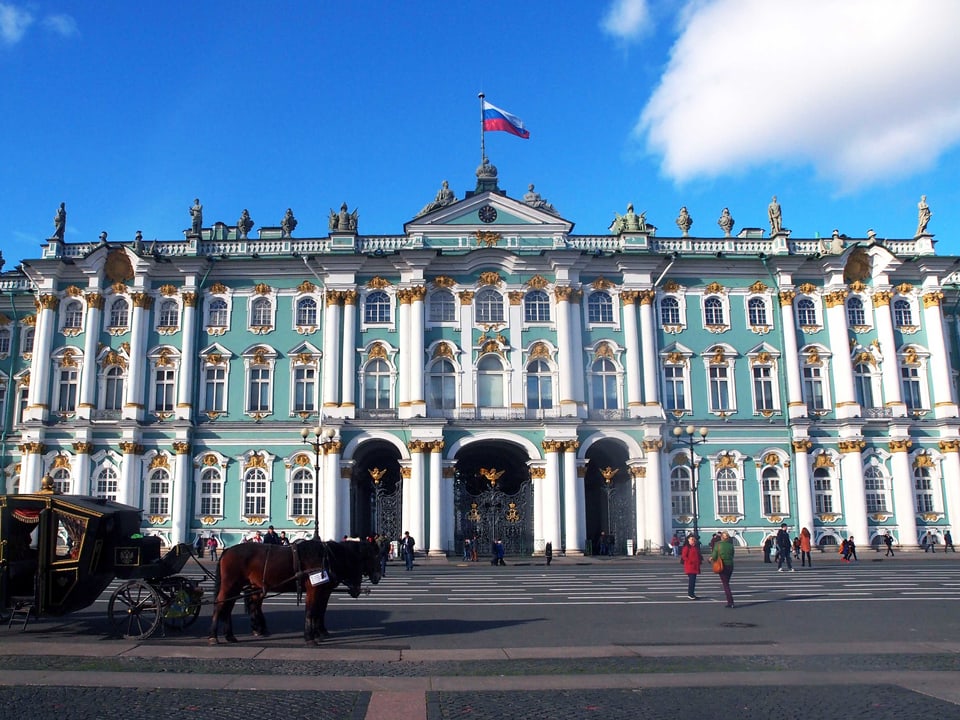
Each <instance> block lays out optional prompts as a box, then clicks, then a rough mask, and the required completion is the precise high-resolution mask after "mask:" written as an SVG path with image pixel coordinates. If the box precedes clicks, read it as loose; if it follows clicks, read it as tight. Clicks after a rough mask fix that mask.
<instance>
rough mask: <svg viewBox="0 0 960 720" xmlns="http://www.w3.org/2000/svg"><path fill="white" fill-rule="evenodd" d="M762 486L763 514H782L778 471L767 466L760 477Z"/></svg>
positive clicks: (781, 495) (781, 496)
mask: <svg viewBox="0 0 960 720" xmlns="http://www.w3.org/2000/svg"><path fill="white" fill-rule="evenodd" d="M761 483H762V485H763V514H764V515H779V514H780V513H782V512H783V508H784V505H783V494H782V492H781V486H780V469H779V468H777V467H773V466H767V467H765V468H764V469H763V473H762V476H761Z"/></svg>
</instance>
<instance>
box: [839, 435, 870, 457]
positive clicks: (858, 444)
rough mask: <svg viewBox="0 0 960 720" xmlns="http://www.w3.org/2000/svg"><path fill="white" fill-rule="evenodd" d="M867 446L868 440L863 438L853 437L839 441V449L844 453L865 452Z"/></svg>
mask: <svg viewBox="0 0 960 720" xmlns="http://www.w3.org/2000/svg"><path fill="white" fill-rule="evenodd" d="M866 446H867V441H866V440H864V439H863V438H853V439H852V440H841V441H840V442H838V443H837V450H839V451H840V452H841V453H843V454H848V453H858V452H863V449H864V448H865V447H866Z"/></svg>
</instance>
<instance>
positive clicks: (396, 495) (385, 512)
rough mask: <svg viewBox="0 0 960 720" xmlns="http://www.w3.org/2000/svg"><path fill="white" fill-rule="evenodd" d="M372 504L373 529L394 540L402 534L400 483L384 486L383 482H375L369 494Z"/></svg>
mask: <svg viewBox="0 0 960 720" xmlns="http://www.w3.org/2000/svg"><path fill="white" fill-rule="evenodd" d="M370 500H371V502H372V504H373V507H372V508H371V515H372V517H373V531H374V532H376V533H380V534H381V535H383V536H385V537H388V538H390V539H391V540H396V539H398V538H400V537H401V536H402V535H403V528H401V527H400V524H401V522H402V514H401V510H402V507H403V492H402V490H401V485H400V483H397V484H396V485H394V486H393V487H392V488H386V487H384V484H383V483H375V484H374V486H373V493H372V494H371V496H370Z"/></svg>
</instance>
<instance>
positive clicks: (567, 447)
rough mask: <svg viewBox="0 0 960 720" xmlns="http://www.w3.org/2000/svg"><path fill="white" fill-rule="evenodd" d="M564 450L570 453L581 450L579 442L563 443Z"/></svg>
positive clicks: (568, 441)
mask: <svg viewBox="0 0 960 720" xmlns="http://www.w3.org/2000/svg"><path fill="white" fill-rule="evenodd" d="M562 445H563V449H564V450H567V451H569V452H576V451H577V450H578V449H579V448H580V441H579V440H564V441H563V442H562Z"/></svg>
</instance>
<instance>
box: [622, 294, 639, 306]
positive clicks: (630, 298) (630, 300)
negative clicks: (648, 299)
mask: <svg viewBox="0 0 960 720" xmlns="http://www.w3.org/2000/svg"><path fill="white" fill-rule="evenodd" d="M639 297H640V291H639V290H623V291H621V292H620V302H621V303H623V304H624V305H633V304H634V303H635V302H637V299H638V298H639Z"/></svg>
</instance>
